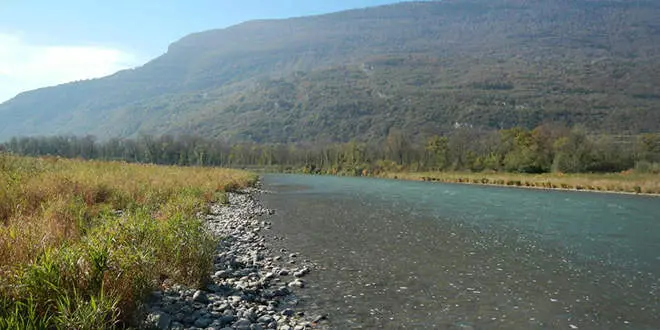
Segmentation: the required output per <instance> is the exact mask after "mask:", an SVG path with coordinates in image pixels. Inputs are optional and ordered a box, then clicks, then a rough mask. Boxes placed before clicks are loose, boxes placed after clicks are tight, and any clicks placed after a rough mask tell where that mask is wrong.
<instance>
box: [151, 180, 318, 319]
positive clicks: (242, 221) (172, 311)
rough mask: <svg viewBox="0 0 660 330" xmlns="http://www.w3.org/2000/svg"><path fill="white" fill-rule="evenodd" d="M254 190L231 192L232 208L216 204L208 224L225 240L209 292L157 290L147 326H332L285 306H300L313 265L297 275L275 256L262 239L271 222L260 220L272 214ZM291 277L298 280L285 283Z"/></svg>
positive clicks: (179, 288)
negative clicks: (297, 293) (301, 292)
mask: <svg viewBox="0 0 660 330" xmlns="http://www.w3.org/2000/svg"><path fill="white" fill-rule="evenodd" d="M255 192H258V191H256V190H254V189H252V190H248V191H247V193H229V194H228V199H229V204H228V206H223V205H212V206H211V214H210V215H208V216H207V217H206V218H205V219H206V225H207V227H208V229H209V230H211V231H212V232H213V233H214V234H216V235H218V236H219V237H224V238H225V239H223V240H221V243H220V244H219V246H218V248H217V252H216V256H215V257H214V260H213V269H214V271H213V272H211V274H210V275H211V279H212V281H213V283H211V284H209V285H208V286H207V287H206V291H204V290H192V289H190V288H186V287H183V286H179V285H168V288H167V289H165V290H162V291H155V292H154V293H153V294H152V295H151V301H150V303H149V305H148V306H147V307H148V308H149V311H150V313H148V314H147V317H146V319H145V320H144V324H145V328H157V329H185V330H188V329H197V328H201V329H221V330H222V329H246V330H263V329H285V330H286V329H288V330H292V329H294V330H302V329H306V327H308V326H309V325H310V324H312V323H313V324H314V327H315V328H316V329H327V328H328V324H327V322H324V323H323V324H320V323H319V322H320V321H322V320H325V319H326V316H325V315H319V316H316V317H311V318H307V317H306V316H305V315H306V314H305V313H304V312H303V311H298V312H296V311H294V310H293V309H291V308H284V307H286V306H295V304H296V303H297V301H298V298H296V297H295V296H293V293H294V292H292V291H295V290H298V289H302V288H304V287H305V284H306V283H305V281H303V280H302V279H301V277H304V276H305V275H307V274H308V273H309V272H310V271H311V269H310V268H309V267H307V266H305V265H309V261H307V260H305V261H303V262H302V263H301V264H302V265H301V266H298V268H297V269H294V270H293V271H292V270H290V269H289V268H282V267H281V266H282V263H283V262H285V261H284V260H283V259H284V258H282V256H280V255H277V256H275V255H274V254H273V253H272V251H271V250H270V249H269V248H268V246H267V244H266V240H265V238H264V236H263V235H264V232H266V231H267V230H268V229H270V223H269V222H266V221H260V220H259V218H258V217H259V216H263V215H270V214H273V212H272V211H270V210H268V209H266V208H264V207H263V206H262V205H261V204H260V203H258V202H257V201H256V199H254V198H253V196H252V194H253V193H255ZM286 252H287V250H286V249H281V250H280V253H286ZM288 256H289V258H288V263H290V264H293V263H296V260H295V259H296V258H297V257H298V254H297V253H290V254H289V255H288ZM290 267H291V266H290ZM262 270H263V272H262ZM289 274H292V275H293V276H294V277H295V279H294V280H293V281H291V282H288V281H284V280H282V279H280V277H283V276H288V275H289ZM287 282H288V284H287ZM289 288H291V289H289ZM292 302H295V303H293V304H292Z"/></svg>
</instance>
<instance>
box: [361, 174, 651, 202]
mask: <svg viewBox="0 0 660 330" xmlns="http://www.w3.org/2000/svg"><path fill="white" fill-rule="evenodd" d="M374 177H375V178H381V179H390V180H402V181H417V182H429V183H446V184H460V185H474V186H484V187H500V188H519V189H533V190H545V191H568V192H581V193H585V192H586V193H599V194H613V195H629V196H644V197H660V193H645V192H641V193H636V192H632V191H616V190H597V189H586V188H585V189H577V188H562V187H557V188H552V187H537V186H525V185H508V184H497V183H481V182H471V181H468V180H466V181H461V182H459V181H452V180H441V179H439V180H424V179H423V178H422V177H419V178H409V177H399V176H397V175H393V176H390V175H384V176H383V175H379V176H374Z"/></svg>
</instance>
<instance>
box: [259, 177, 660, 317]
mask: <svg viewBox="0 0 660 330" xmlns="http://www.w3.org/2000/svg"><path fill="white" fill-rule="evenodd" d="M263 183H264V189H266V190H269V191H271V193H269V194H264V195H262V196H261V199H262V201H263V202H264V203H265V205H266V206H267V207H269V208H272V209H275V211H276V213H275V215H273V217H272V219H271V221H272V224H273V225H272V234H271V237H270V240H271V243H272V244H275V245H276V246H277V245H281V246H286V247H287V248H289V249H291V250H292V251H296V252H298V253H300V255H301V258H305V259H308V261H309V262H310V263H312V264H315V265H316V267H317V268H318V269H319V271H315V272H313V273H312V274H310V275H309V283H310V284H309V286H308V287H307V288H306V290H305V291H304V293H303V294H302V296H301V297H300V304H301V305H302V306H301V307H302V308H304V309H305V310H308V311H310V312H312V313H313V312H314V311H319V312H323V313H329V314H330V315H329V321H330V323H331V325H332V327H333V328H338V329H351V328H352V329H360V328H364V329H370V328H386V329H658V328H660V280H659V278H660V200H658V199H657V198H653V197H640V196H626V195H606V194H595V193H584V192H565V191H535V190H524V189H512V188H502V187H483V186H469V185H456V184H441V183H428V182H407V181H395V180H384V179H371V178H341V177H326V176H302V175H265V176H264V178H263Z"/></svg>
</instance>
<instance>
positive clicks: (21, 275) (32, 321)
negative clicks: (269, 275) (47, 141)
mask: <svg viewBox="0 0 660 330" xmlns="http://www.w3.org/2000/svg"><path fill="white" fill-rule="evenodd" d="M255 179H256V176H254V175H253V174H250V173H246V172H241V171H235V170H225V169H212V168H192V167H189V168H179V167H168V166H153V165H141V164H126V163H118V162H115V163H108V162H97V161H79V160H64V159H59V158H24V157H15V156H10V155H6V154H0V329H27V328H37V329H44V328H45V329H50V328H63V329H104V328H113V327H116V326H119V325H129V324H130V323H131V322H132V321H134V320H135V316H136V315H135V313H134V312H135V311H136V310H137V308H138V307H139V304H140V302H141V301H142V300H143V298H144V297H145V296H146V295H147V294H148V293H149V292H150V291H151V290H153V289H155V288H157V287H158V286H159V285H161V284H162V282H163V281H164V280H165V279H171V280H173V281H176V282H178V283H182V284H187V285H193V286H199V285H202V284H203V283H204V282H205V281H206V280H207V278H206V277H207V276H208V271H209V270H210V267H211V260H212V258H211V257H212V253H213V251H214V249H215V243H216V242H215V240H214V238H213V236H212V235H210V234H209V233H208V232H207V231H206V230H205V229H204V227H203V224H202V222H201V220H199V214H200V213H204V212H206V211H208V206H209V204H210V203H212V202H219V201H220V202H221V201H224V200H225V199H226V197H225V195H224V193H225V191H226V190H230V189H238V188H241V187H246V186H248V185H250V184H252V183H253V182H254V180H255Z"/></svg>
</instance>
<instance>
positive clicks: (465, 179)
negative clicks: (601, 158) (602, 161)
mask: <svg viewBox="0 0 660 330" xmlns="http://www.w3.org/2000/svg"><path fill="white" fill-rule="evenodd" d="M380 176H381V177H385V178H398V179H405V180H421V181H437V182H447V183H472V184H474V183H478V184H486V185H503V186H515V187H527V188H538V189H568V190H584V191H600V192H618V193H632V194H651V195H656V194H660V174H654V173H639V172H636V171H626V172H620V173H607V174H584V173H580V174H562V173H545V174H518V173H468V172H396V173H393V172H386V173H381V174H380Z"/></svg>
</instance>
